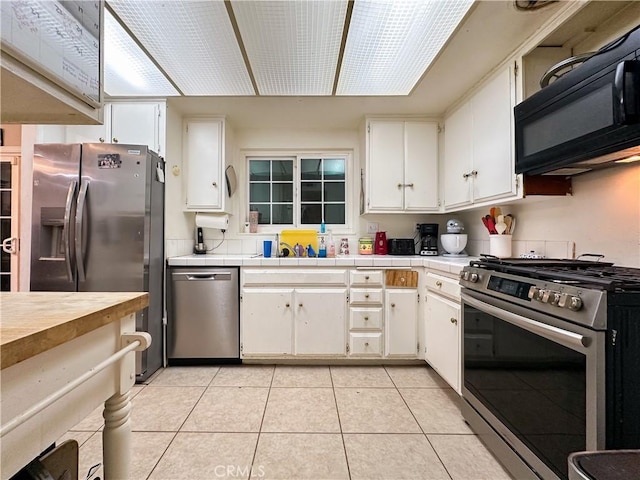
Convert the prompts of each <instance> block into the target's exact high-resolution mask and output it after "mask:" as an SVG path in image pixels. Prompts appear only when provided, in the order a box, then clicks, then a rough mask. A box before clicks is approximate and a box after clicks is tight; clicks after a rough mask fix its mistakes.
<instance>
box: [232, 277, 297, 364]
mask: <svg viewBox="0 0 640 480" xmlns="http://www.w3.org/2000/svg"><path fill="white" fill-rule="evenodd" d="M292 305H293V289H292V288H277V289H276V288H274V289H266V288H261V289H244V290H243V292H242V353H243V355H254V354H255V355H291V354H293V344H292V340H293V312H294V309H293V307H292Z"/></svg>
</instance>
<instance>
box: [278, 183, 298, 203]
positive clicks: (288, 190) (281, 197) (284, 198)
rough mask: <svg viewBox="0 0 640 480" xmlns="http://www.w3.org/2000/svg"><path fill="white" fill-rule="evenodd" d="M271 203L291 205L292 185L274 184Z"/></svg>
mask: <svg viewBox="0 0 640 480" xmlns="http://www.w3.org/2000/svg"><path fill="white" fill-rule="evenodd" d="M273 201H274V202H291V203H293V183H274V184H273Z"/></svg>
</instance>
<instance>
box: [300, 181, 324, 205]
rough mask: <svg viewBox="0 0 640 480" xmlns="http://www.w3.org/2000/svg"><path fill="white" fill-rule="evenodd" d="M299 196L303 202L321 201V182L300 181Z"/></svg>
mask: <svg viewBox="0 0 640 480" xmlns="http://www.w3.org/2000/svg"><path fill="white" fill-rule="evenodd" d="M300 198H302V201H303V202H320V201H322V184H321V183H320V182H302V183H301V184H300Z"/></svg>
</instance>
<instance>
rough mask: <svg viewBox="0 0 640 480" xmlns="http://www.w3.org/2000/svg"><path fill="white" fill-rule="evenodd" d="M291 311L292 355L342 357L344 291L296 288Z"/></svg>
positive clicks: (344, 311)
mask: <svg viewBox="0 0 640 480" xmlns="http://www.w3.org/2000/svg"><path fill="white" fill-rule="evenodd" d="M294 309H295V314H294V322H295V323H294V328H293V330H294V353H295V354H296V355H344V354H345V350H346V339H345V336H346V331H347V329H346V324H347V289H346V288H305V289H302V288H301V289H296V290H295V291H294Z"/></svg>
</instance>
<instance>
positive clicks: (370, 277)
mask: <svg viewBox="0 0 640 480" xmlns="http://www.w3.org/2000/svg"><path fill="white" fill-rule="evenodd" d="M382 275H383V272H382V270H351V285H352V286H355V285H359V286H373V287H381V286H382V279H383V278H382Z"/></svg>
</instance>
